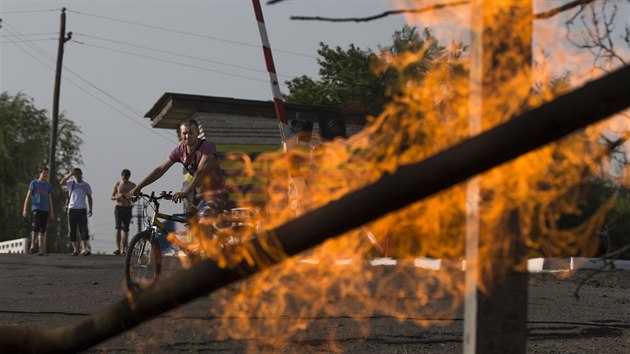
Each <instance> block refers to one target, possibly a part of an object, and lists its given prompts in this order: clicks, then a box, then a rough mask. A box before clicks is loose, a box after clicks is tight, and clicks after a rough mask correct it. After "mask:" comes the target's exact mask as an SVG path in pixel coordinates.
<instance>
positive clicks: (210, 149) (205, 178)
mask: <svg viewBox="0 0 630 354" xmlns="http://www.w3.org/2000/svg"><path fill="white" fill-rule="evenodd" d="M179 133H180V138H181V141H182V142H181V144H179V145H178V146H176V147H175V148H174V149H173V151H171V153H170V154H169V155H168V158H167V159H166V160H164V161H162V163H160V164H159V165H158V166H157V167H156V168H155V169H153V171H151V172H150V173H149V174H148V175H147V176H146V177H144V178H143V179H142V180H141V181H140V182H139V183H138V184H137V185H136V187H135V188H133V189H132V190H130V191H129V192H128V193H127V197H129V198H131V197H134V196H136V195H137V194H138V193H140V191H142V188H144V187H146V186H148V185H150V184H151V183H153V182H155V181H157V180H158V179H160V177H162V176H163V175H164V173H166V171H168V170H169V169H170V168H171V166H173V165H174V164H175V163H177V162H179V163H181V164H182V165H184V168H185V169H186V171H187V172H188V173H189V174H190V175H191V176H192V179H191V180H190V182H189V183H188V185H187V186H186V187H185V188H184V189H183V190H182V191H180V192H176V193H174V194H173V202H175V203H177V202H180V201H184V200H191V199H194V198H196V197H197V196H198V195H199V194H198V193H199V192H201V194H200V195H201V198H202V200H201V203H200V205H199V208H203V209H204V210H206V212H208V211H211V212H218V211H220V210H223V209H226V208H227V206H228V198H229V192H228V191H227V189H226V188H225V179H224V177H223V173H222V172H221V167H220V164H219V157H218V155H217V148H216V145H215V144H214V143H213V142H212V141H210V140H205V139H199V124H198V123H197V121H195V120H194V119H186V120H184V121H182V122H181V123H180V125H179ZM193 205H195V206H196V205H197V203H195V202H193Z"/></svg>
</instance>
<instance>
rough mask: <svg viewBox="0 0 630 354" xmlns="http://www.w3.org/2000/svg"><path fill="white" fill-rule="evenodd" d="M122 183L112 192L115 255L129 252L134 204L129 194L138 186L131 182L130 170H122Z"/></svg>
mask: <svg viewBox="0 0 630 354" xmlns="http://www.w3.org/2000/svg"><path fill="white" fill-rule="evenodd" d="M120 176H121V179H120V181H118V182H116V184H115V185H114V190H113V191H112V197H111V199H112V200H115V201H116V206H115V207H114V219H115V221H116V226H115V228H116V247H118V249H116V250H115V251H114V254H115V255H119V254H123V255H124V254H125V253H126V252H127V237H128V235H129V224H130V223H131V211H132V208H133V203H132V201H131V199H130V198H127V193H129V191H130V190H132V189H133V187H135V186H136V184H135V183H133V182H131V181H130V180H129V177H131V171H129V170H128V169H124V170H122V172H121V174H120Z"/></svg>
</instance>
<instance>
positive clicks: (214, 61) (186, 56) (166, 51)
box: [74, 33, 291, 78]
mask: <svg viewBox="0 0 630 354" xmlns="http://www.w3.org/2000/svg"><path fill="white" fill-rule="evenodd" d="M74 35H75V36H83V37H88V38H94V39H98V40H102V41H106V42H112V43H116V44H122V45H125V46H129V47H133V48H140V49H146V50H149V51H153V52H158V53H165V54H170V55H174V56H179V57H182V58H188V59H194V60H199V61H204V62H208V63H213V64H219V65H225V66H229V67H233V68H237V69H242V70H248V71H253V72H259V73H264V74H266V73H267V72H266V71H265V70H258V69H252V68H250V67H247V66H242V65H235V64H231V63H225V62H221V61H217V60H212V59H207V58H201V57H196V56H192V55H186V54H182V53H177V52H171V51H168V50H163V49H155V48H150V47H146V46H142V45H138V44H133V43H128V42H122V41H118V40H114V39H108V38H103V37H98V36H92V35H89V34H83V33H79V34H77V33H74ZM278 76H284V77H285V78H291V77H290V76H288V75H278Z"/></svg>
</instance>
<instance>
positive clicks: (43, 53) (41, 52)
mask: <svg viewBox="0 0 630 354" xmlns="http://www.w3.org/2000/svg"><path fill="white" fill-rule="evenodd" d="M3 24H5V25H7V23H6V21H3ZM7 28H8V29H7V30H8V31H10V33H13V36H15V37H17V38H22V37H23V36H22V34H20V33H19V31H18V30H17V29H15V28H14V27H13V26H11V25H10V24H8V26H7ZM13 44H14V45H16V46H17V47H18V48H19V49H20V50H22V51H23V52H24V53H26V54H27V55H28V56H30V57H31V58H33V59H34V60H35V61H37V62H39V63H40V64H42V65H43V66H44V67H46V68H48V69H49V70H51V71H53V72H54V71H55V69H54V68H53V67H52V66H51V65H50V64H48V63H46V62H44V61H42V60H40V59H39V58H38V57H36V56H34V55H33V54H32V53H31V52H29V51H28V50H27V49H25V48H24V47H23V46H22V45H25V46H27V47H29V48H30V49H31V50H34V51H35V52H37V53H39V55H40V56H42V57H44V58H45V59H47V60H48V61H50V62H55V59H54V58H53V57H52V56H51V55H49V54H48V53H46V51H44V50H43V49H41V48H39V47H38V46H37V45H35V44H33V43H31V41H30V40H28V39H26V38H22V39H21V40H19V41H16V42H14V43H13ZM64 69H66V70H67V71H68V72H69V73H71V74H72V75H74V76H76V77H77V78H79V79H80V80H82V81H83V82H85V83H87V84H88V85H90V86H91V87H93V88H94V89H96V90H97V91H99V92H101V93H102V94H103V95H105V96H107V97H109V98H110V99H111V100H113V101H114V102H116V103H118V104H119V105H121V106H123V107H125V108H126V109H128V110H129V111H130V112H132V113H134V114H138V115H140V116H141V115H142V114H141V113H139V111H138V110H136V109H134V108H133V107H132V106H130V105H128V104H126V103H124V102H122V101H120V100H119V99H117V98H115V97H114V96H112V95H110V94H108V93H107V92H105V91H104V90H102V89H100V88H98V87H97V86H96V85H94V84H92V83H90V82H89V81H88V80H86V79H84V78H83V77H81V76H80V75H78V74H77V73H75V72H73V71H72V70H70V69H69V68H67V67H66V66H64ZM63 80H64V81H67V82H68V83H70V84H72V85H73V86H75V87H77V88H78V89H80V90H81V91H83V92H85V93H86V94H88V95H89V96H92V97H93V98H94V99H96V100H98V101H100V102H101V103H103V104H105V105H106V106H108V107H109V108H111V109H112V110H114V111H116V112H118V113H120V114H122V115H123V116H124V117H125V118H127V119H129V120H131V121H132V122H133V123H135V124H137V125H139V126H140V127H142V128H143V129H146V130H148V131H150V132H151V133H153V134H155V135H157V136H159V137H161V138H164V139H166V140H168V141H169V142H175V143H177V141H175V139H173V138H171V137H168V136H166V135H163V134H161V133H160V132H158V131H157V130H155V129H151V128H149V127H147V126H146V125H143V124H142V123H141V122H138V121H137V119H136V118H135V117H133V116H131V115H129V114H127V113H125V112H123V111H121V110H119V109H118V108H116V107H114V106H113V105H111V104H110V103H109V102H106V101H104V100H103V99H101V98H100V97H97V96H96V95H95V94H93V93H91V92H89V91H88V90H86V89H85V88H83V87H82V86H81V85H79V84H77V83H76V82H74V81H73V80H71V79H70V78H68V77H63Z"/></svg>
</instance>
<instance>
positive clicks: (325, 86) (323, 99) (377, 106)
mask: <svg viewBox="0 0 630 354" xmlns="http://www.w3.org/2000/svg"><path fill="white" fill-rule="evenodd" d="M392 40H393V43H392V45H390V46H388V47H383V48H380V53H379V54H376V53H375V52H373V51H372V50H371V49H367V50H363V49H360V48H358V47H356V46H355V45H354V44H350V46H349V47H348V49H347V50H344V49H342V48H341V47H339V46H337V47H335V48H334V49H333V48H330V47H329V46H328V45H326V44H324V43H320V48H319V50H318V51H317V53H318V55H319V57H320V58H319V59H317V62H318V64H319V66H320V69H319V75H320V77H321V79H320V80H319V81H315V80H313V79H312V78H310V77H308V76H306V75H303V76H300V77H296V78H294V79H292V80H290V81H286V84H287V86H288V88H289V94H288V95H285V100H286V101H287V102H288V103H302V104H317V105H329V106H339V107H344V108H352V109H356V110H360V111H366V112H368V113H370V114H379V113H380V112H381V111H382V109H383V105H384V103H385V102H386V100H387V99H388V97H391V96H392V95H394V94H396V93H397V92H398V91H399V90H398V89H397V87H398V86H399V85H400V84H401V83H403V82H405V81H406V80H408V79H409V78H416V79H421V78H422V77H423V75H424V74H425V73H426V72H427V70H428V67H429V66H430V65H431V64H432V62H433V61H434V60H435V59H437V58H439V57H440V56H443V55H444V53H445V48H444V47H441V46H440V45H439V44H438V41H437V39H436V38H435V37H433V35H432V34H431V31H430V30H429V29H425V30H424V31H423V32H422V33H421V34H420V33H418V31H417V29H416V27H411V26H407V25H405V26H404V27H403V28H402V30H400V31H396V32H395V33H394V34H393V36H392ZM420 51H423V52H424V53H423V55H422V56H421V58H420V59H419V60H417V62H415V63H413V64H412V65H408V66H406V67H405V70H403V71H396V70H394V69H392V68H391V65H390V63H389V60H392V59H393V58H394V57H396V56H398V55H401V54H403V53H405V52H413V53H416V52H420Z"/></svg>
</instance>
